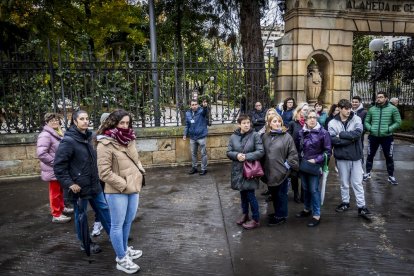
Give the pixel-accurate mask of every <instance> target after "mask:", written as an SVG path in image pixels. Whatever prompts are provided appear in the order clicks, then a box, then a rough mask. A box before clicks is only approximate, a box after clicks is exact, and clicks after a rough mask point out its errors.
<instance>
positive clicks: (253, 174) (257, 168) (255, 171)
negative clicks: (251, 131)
mask: <svg viewBox="0 0 414 276" xmlns="http://www.w3.org/2000/svg"><path fill="white" fill-rule="evenodd" d="M251 137H253V135H251V136H250V137H249V139H248V140H247V142H246V144H244V148H243V153H244V150H245V149H246V145H247V144H248V143H249V142H250V140H251ZM262 176H264V172H263V168H262V164H261V163H260V161H259V160H253V161H247V160H246V161H244V162H243V177H244V178H246V179H253V178H257V177H262Z"/></svg>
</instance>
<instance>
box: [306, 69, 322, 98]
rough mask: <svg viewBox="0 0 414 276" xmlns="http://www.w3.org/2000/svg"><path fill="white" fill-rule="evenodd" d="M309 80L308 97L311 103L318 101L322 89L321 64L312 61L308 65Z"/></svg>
mask: <svg viewBox="0 0 414 276" xmlns="http://www.w3.org/2000/svg"><path fill="white" fill-rule="evenodd" d="M307 82H308V83H307V84H308V91H307V93H306V98H307V100H308V102H309V103H314V102H317V101H318V97H319V95H320V94H321V91H322V73H321V72H320V71H319V66H318V65H317V64H315V63H311V64H309V66H308V76H307Z"/></svg>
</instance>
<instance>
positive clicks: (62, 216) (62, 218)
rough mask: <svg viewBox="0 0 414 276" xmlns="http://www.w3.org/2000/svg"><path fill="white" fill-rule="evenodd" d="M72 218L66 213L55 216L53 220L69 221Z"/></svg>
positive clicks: (58, 221)
mask: <svg viewBox="0 0 414 276" xmlns="http://www.w3.org/2000/svg"><path fill="white" fill-rule="evenodd" d="M71 219H72V218H70V217H67V216H65V215H64V214H61V215H60V216H58V217H53V218H52V222H54V223H66V222H69V221H70V220H71Z"/></svg>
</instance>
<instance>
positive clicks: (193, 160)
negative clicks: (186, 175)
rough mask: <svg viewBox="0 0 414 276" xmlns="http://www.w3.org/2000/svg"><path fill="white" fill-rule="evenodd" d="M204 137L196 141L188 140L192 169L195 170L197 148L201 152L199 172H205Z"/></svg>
mask: <svg viewBox="0 0 414 276" xmlns="http://www.w3.org/2000/svg"><path fill="white" fill-rule="evenodd" d="M206 140H207V139H206V137H204V138H202V139H198V140H193V139H190V147H191V163H192V166H193V168H197V153H198V146H200V151H201V170H203V171H204V170H207V148H206Z"/></svg>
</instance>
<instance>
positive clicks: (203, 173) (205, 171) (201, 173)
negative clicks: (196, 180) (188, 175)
mask: <svg viewBox="0 0 414 276" xmlns="http://www.w3.org/2000/svg"><path fill="white" fill-rule="evenodd" d="M206 173H207V170H201V172H200V173H199V175H205V174H206Z"/></svg>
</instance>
